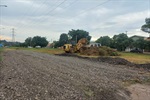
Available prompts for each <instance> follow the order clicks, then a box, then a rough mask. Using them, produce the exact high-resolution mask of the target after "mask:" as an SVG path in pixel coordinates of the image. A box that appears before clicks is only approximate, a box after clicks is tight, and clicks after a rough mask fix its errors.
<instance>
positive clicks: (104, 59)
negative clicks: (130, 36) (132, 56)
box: [97, 57, 135, 66]
mask: <svg viewBox="0 0 150 100" xmlns="http://www.w3.org/2000/svg"><path fill="white" fill-rule="evenodd" d="M97 59H98V60H99V61H100V62H106V63H109V64H115V65H127V66H133V65H135V64H133V63H131V62H129V61H127V60H125V59H123V58H111V57H99V58H97Z"/></svg>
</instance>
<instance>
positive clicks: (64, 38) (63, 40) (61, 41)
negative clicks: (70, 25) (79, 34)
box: [59, 33, 68, 46]
mask: <svg viewBox="0 0 150 100" xmlns="http://www.w3.org/2000/svg"><path fill="white" fill-rule="evenodd" d="M67 42H68V35H67V34H65V33H62V34H61V35H60V38H59V45H60V46H63V45H64V44H66V43H67Z"/></svg>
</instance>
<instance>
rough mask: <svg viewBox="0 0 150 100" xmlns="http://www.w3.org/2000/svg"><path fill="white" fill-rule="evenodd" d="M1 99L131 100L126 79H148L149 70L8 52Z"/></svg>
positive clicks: (1, 69)
mask: <svg viewBox="0 0 150 100" xmlns="http://www.w3.org/2000/svg"><path fill="white" fill-rule="evenodd" d="M2 56H3V60H2V62H0V100H16V99H18V100H131V97H130V94H131V93H130V92H129V91H128V90H127V89H126V88H124V86H123V84H122V83H123V82H124V81H128V80H134V79H136V80H137V79H138V80H140V82H142V81H145V80H148V79H149V77H150V75H149V72H148V71H147V70H141V69H134V68H132V67H128V66H127V65H114V64H109V63H105V62H101V61H93V60H88V59H81V58H78V57H66V56H56V55H48V54H44V53H37V52H31V51H23V50H11V51H5V52H4V53H3V54H2Z"/></svg>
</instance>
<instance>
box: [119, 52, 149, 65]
mask: <svg viewBox="0 0 150 100" xmlns="http://www.w3.org/2000/svg"><path fill="white" fill-rule="evenodd" d="M120 54H121V56H120V57H121V58H124V59H126V60H128V61H130V62H133V63H137V64H144V63H150V54H142V53H126V52H120Z"/></svg>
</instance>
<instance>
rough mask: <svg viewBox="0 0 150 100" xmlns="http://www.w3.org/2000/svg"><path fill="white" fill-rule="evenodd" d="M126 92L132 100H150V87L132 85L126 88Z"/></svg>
mask: <svg viewBox="0 0 150 100" xmlns="http://www.w3.org/2000/svg"><path fill="white" fill-rule="evenodd" d="M128 90H129V91H130V92H131V93H132V94H131V98H132V100H149V99H150V86H149V85H141V84H134V85H131V86H129V87H128Z"/></svg>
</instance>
